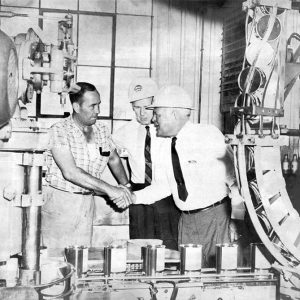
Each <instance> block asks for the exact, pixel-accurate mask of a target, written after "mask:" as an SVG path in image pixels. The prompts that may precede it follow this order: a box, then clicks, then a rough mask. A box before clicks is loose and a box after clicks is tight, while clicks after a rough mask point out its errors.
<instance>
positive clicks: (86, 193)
mask: <svg viewBox="0 0 300 300" xmlns="http://www.w3.org/2000/svg"><path fill="white" fill-rule="evenodd" d="M73 194H75V195H84V196H86V195H93V194H94V192H74V193H73Z"/></svg>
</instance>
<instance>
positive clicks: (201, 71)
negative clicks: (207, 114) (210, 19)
mask: <svg viewBox="0 0 300 300" xmlns="http://www.w3.org/2000/svg"><path fill="white" fill-rule="evenodd" d="M201 16H202V20H201V46H200V47H201V48H200V52H201V54H200V75H199V101H198V106H199V108H198V123H200V122H201V102H202V95H201V93H202V77H203V59H204V58H203V51H204V48H203V47H204V23H205V22H204V11H203V9H202V10H201Z"/></svg>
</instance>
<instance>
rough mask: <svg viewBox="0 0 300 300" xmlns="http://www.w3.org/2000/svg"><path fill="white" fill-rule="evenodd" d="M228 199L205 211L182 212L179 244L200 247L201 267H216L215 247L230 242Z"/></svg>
mask: <svg viewBox="0 0 300 300" xmlns="http://www.w3.org/2000/svg"><path fill="white" fill-rule="evenodd" d="M230 211H231V206H230V199H229V198H228V201H226V202H224V203H222V204H220V205H218V206H216V207H212V208H209V209H207V210H203V211H198V212H195V213H188V212H182V215H181V219H180V222H179V243H180V244H200V245H202V253H203V261H202V267H205V268H207V267H209V268H215V267H216V245H217V244H224V243H229V242H230V236H229V222H230Z"/></svg>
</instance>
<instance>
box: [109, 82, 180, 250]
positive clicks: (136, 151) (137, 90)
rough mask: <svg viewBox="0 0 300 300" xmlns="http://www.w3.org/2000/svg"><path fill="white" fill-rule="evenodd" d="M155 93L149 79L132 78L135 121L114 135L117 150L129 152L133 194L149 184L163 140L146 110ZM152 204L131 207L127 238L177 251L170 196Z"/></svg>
mask: <svg viewBox="0 0 300 300" xmlns="http://www.w3.org/2000/svg"><path fill="white" fill-rule="evenodd" d="M156 92H157V85H156V83H155V82H154V81H153V80H152V79H151V78H148V77H145V78H144V77H139V78H135V79H134V80H133V81H132V82H131V84H130V86H129V91H128V97H129V101H130V103H131V105H132V108H133V111H134V113H135V117H136V118H135V120H132V121H131V122H129V123H128V124H126V125H125V126H123V127H121V128H120V129H119V130H117V131H116V132H115V133H114V134H113V139H114V142H115V144H116V145H117V147H118V148H119V149H126V151H127V153H128V162H129V166H130V170H131V184H132V189H133V191H138V190H141V189H143V188H145V187H147V186H149V185H150V184H151V182H152V177H153V173H154V172H155V169H156V168H157V162H158V161H159V160H160V152H159V149H160V145H161V143H162V142H163V141H164V139H163V138H159V137H157V136H156V130H155V127H154V126H153V124H152V123H151V119H152V117H153V110H147V109H146V107H147V106H149V105H151V104H152V101H153V96H155V94H156ZM155 201H156V202H155V203H153V204H151V205H144V203H143V201H141V202H140V204H139V205H132V206H130V208H129V234H130V238H131V239H141V238H148V239H154V238H156V239H162V240H163V244H164V245H165V246H166V247H167V248H169V249H177V245H178V241H177V239H178V221H179V217H180V211H179V210H178V208H177V207H176V206H175V204H174V200H173V198H172V196H171V195H170V194H168V195H166V196H164V197H161V198H157V199H155Z"/></svg>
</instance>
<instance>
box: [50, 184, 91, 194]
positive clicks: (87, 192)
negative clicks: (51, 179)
mask: <svg viewBox="0 0 300 300" xmlns="http://www.w3.org/2000/svg"><path fill="white" fill-rule="evenodd" d="M49 186H50V187H52V188H54V189H56V190H58V191H61V192H65V193H71V194H75V195H84V196H85V195H92V194H94V192H93V191H86V192H70V191H66V190H62V189H59V188H57V187H54V186H52V185H49Z"/></svg>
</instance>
